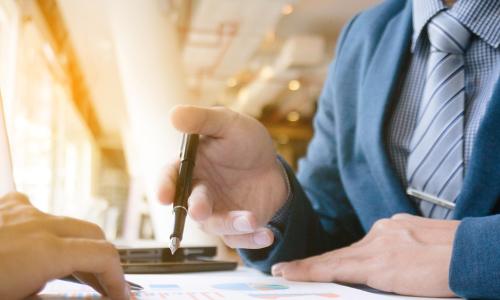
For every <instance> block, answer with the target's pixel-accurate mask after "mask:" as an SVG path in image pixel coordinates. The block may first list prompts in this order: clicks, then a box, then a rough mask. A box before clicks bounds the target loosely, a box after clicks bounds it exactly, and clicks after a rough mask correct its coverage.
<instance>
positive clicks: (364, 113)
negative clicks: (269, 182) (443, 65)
mask: <svg viewBox="0 0 500 300" xmlns="http://www.w3.org/2000/svg"><path fill="white" fill-rule="evenodd" d="M411 20H412V5H411V0H408V1H402V0H389V1H386V2H384V3H383V4H381V5H379V6H377V7H375V8H373V9H371V10H368V11H366V12H363V13H361V14H360V15H358V16H357V17H355V18H354V19H353V20H351V22H350V23H349V24H348V25H347V26H346V27H345V28H344V30H343V33H342V35H341V37H340V39H339V43H338V46H337V52H336V59H335V61H334V63H332V65H331V68H330V71H329V75H328V78H327V80H326V84H325V87H324V90H323V93H322V96H321V98H320V101H319V108H318V112H317V114H316V116H315V121H314V126H315V134H314V138H313V139H312V141H311V143H310V145H309V149H308V154H307V156H306V157H305V158H303V159H302V160H301V161H300V164H299V173H298V175H297V178H298V180H297V178H295V177H294V175H293V172H292V171H291V170H288V172H289V177H290V179H291V185H292V193H293V199H292V200H291V208H290V217H289V220H288V222H287V226H286V228H285V232H284V236H283V237H282V238H281V239H280V241H279V242H278V243H277V244H275V245H273V246H272V247H271V248H269V249H264V250H260V251H256V250H245V251H242V254H243V257H244V259H245V260H246V261H247V262H248V263H249V264H250V265H252V266H254V267H257V268H259V269H260V270H262V271H265V272H267V271H269V268H270V266H271V265H272V264H274V263H276V262H279V261H289V260H293V259H298V258H303V257H307V256H311V255H315V254H318V253H321V252H325V251H328V250H332V249H335V248H339V247H343V246H346V245H348V244H350V243H352V242H354V241H356V240H358V239H359V238H361V237H362V236H363V235H364V234H365V233H366V232H367V231H368V230H369V229H370V228H371V226H372V225H373V223H374V222H375V221H377V220H379V219H381V218H388V217H391V216H392V215H394V214H396V213H410V214H418V210H417V209H416V206H415V204H414V203H413V202H412V201H411V200H410V199H409V198H408V197H407V196H406V194H405V192H404V188H403V186H402V184H401V182H400V181H399V179H398V178H397V176H396V173H395V170H394V168H393V166H392V165H391V164H390V162H389V159H388V154H387V149H386V145H385V143H384V138H385V137H384V131H385V130H384V127H385V126H386V124H387V120H388V117H389V115H390V113H391V108H392V107H393V105H394V103H395V101H397V95H395V91H396V89H397V85H398V81H399V80H400V79H401V76H400V75H401V72H404V66H405V63H406V62H407V60H408V55H409V54H410V40H411V35H412V23H411ZM499 152H500V84H499V83H498V82H497V84H496V86H495V89H494V93H493V98H492V99H491V102H490V103H489V107H488V108H487V112H486V115H485V116H484V119H483V121H482V123H481V126H480V128H479V131H478V133H477V137H476V140H475V144H474V149H473V152H472V155H471V159H470V164H469V167H468V170H467V172H466V177H465V181H464V186H463V190H462V191H461V194H460V196H459V198H458V200H457V204H456V209H455V211H454V218H455V219H460V220H462V222H461V224H460V226H459V228H458V231H457V234H456V238H455V242H454V249H453V256H452V261H451V267H450V287H451V289H452V290H453V291H454V292H455V293H456V294H457V295H460V296H463V297H468V298H469V297H470V298H483V297H485V298H493V297H500V214H499V213H500V153H499Z"/></svg>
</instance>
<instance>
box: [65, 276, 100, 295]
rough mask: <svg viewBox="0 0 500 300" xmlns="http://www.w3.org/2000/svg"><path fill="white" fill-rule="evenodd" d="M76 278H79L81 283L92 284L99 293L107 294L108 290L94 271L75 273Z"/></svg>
mask: <svg viewBox="0 0 500 300" xmlns="http://www.w3.org/2000/svg"><path fill="white" fill-rule="evenodd" d="M73 276H74V277H75V278H77V279H78V280H79V281H80V282H81V283H83V284H87V285H89V286H91V287H92V288H93V289H94V290H96V291H97V292H98V293H99V294H101V295H105V294H106V291H105V290H104V288H103V287H102V286H101V283H100V282H99V279H97V277H96V276H95V275H94V274H92V273H75V274H73Z"/></svg>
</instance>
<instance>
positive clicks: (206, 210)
mask: <svg viewBox="0 0 500 300" xmlns="http://www.w3.org/2000/svg"><path fill="white" fill-rule="evenodd" d="M211 199H212V198H211V197H210V196H209V189H208V186H207V185H206V184H203V183H195V184H194V187H193V190H192V191H191V195H190V196H189V199H188V201H189V205H188V212H189V216H190V217H191V218H192V219H193V220H195V221H196V222H203V221H205V220H207V219H208V218H209V217H210V216H211V215H212V211H213V202H212V200H211Z"/></svg>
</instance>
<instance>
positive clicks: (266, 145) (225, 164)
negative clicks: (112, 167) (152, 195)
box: [159, 106, 288, 248]
mask: <svg viewBox="0 0 500 300" xmlns="http://www.w3.org/2000/svg"><path fill="white" fill-rule="evenodd" d="M170 117H171V122H172V124H173V125H174V127H175V128H177V129H178V130H179V131H181V132H184V133H197V134H201V135H202V137H201V139H200V145H199V147H198V154H197V159H196V165H195V169H194V175H193V189H192V193H191V196H190V197H189V214H190V216H191V217H192V218H193V219H194V220H195V221H197V222H198V223H199V224H200V226H201V227H202V229H204V230H205V231H207V232H210V233H214V234H217V235H220V236H221V237H222V238H223V240H224V242H225V243H226V244H227V245H228V246H230V247H233V248H263V247H267V246H269V245H271V244H272V242H273V235H272V232H271V231H270V230H269V229H267V228H265V227H264V226H265V225H266V224H267V222H268V221H269V220H270V219H271V217H272V216H273V215H274V213H275V212H276V211H277V210H278V209H279V208H280V207H281V206H282V205H283V204H284V202H285V200H286V196H287V193H288V191H287V186H286V181H285V179H284V174H283V171H282V169H281V166H280V165H279V162H278V161H277V157H276V152H275V150H274V148H273V143H272V140H271V137H270V136H269V134H268V132H267V131H266V129H265V128H264V126H262V125H261V124H260V123H259V122H258V121H256V120H255V119H252V118H250V117H247V116H244V115H241V114H238V113H236V112H233V111H231V110H229V109H226V108H221V107H214V108H201V107H194V106H178V107H176V108H174V109H173V110H172V111H171V113H170ZM178 168H179V161H178V159H175V160H173V161H172V163H171V164H169V165H168V166H167V167H166V169H165V174H164V175H163V177H162V179H161V184H160V188H159V199H160V201H161V202H163V203H165V204H170V203H172V201H173V199H174V194H175V182H176V180H177V174H178Z"/></svg>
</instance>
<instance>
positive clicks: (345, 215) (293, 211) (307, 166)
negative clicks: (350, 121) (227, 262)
mask: <svg viewBox="0 0 500 300" xmlns="http://www.w3.org/2000/svg"><path fill="white" fill-rule="evenodd" d="M352 22H353V21H351V23H349V24H348V25H347V26H346V28H345V29H344V30H343V33H342V34H341V37H340V38H339V41H340V42H339V43H338V47H337V59H336V61H337V63H338V62H339V61H340V60H341V55H342V45H343V43H344V41H345V39H346V36H347V35H348V32H349V28H350V24H352ZM335 65H336V63H335V62H334V63H332V65H331V66H330V70H329V74H328V77H327V80H326V82H325V86H324V88H323V92H322V94H321V96H320V99H319V105H318V111H317V113H316V116H315V119H314V131H315V133H314V137H313V139H312V141H311V143H310V144H309V148H308V151H307V156H306V157H305V158H303V159H301V161H300V162H299V172H298V175H297V177H295V176H294V174H293V171H292V170H291V169H290V168H289V167H288V166H287V165H285V169H286V172H287V175H288V178H289V180H290V188H291V195H292V196H291V199H289V202H288V203H287V212H288V218H287V222H286V224H283V225H284V226H283V228H282V229H281V230H279V232H278V231H277V230H273V231H275V236H276V237H277V238H276V239H275V243H274V244H273V245H272V246H271V247H269V248H266V249H262V250H240V254H241V256H242V258H243V259H244V261H245V262H246V263H247V264H248V265H250V266H252V267H254V268H257V269H259V270H261V271H263V272H269V270H270V267H271V266H272V265H273V264H274V263H277V262H281V261H290V260H294V259H300V258H304V257H308V256H311V255H316V254H319V253H322V252H325V251H328V250H332V249H336V248H340V247H343V246H346V245H348V244H350V243H352V242H354V241H356V240H358V239H359V238H361V237H362V235H363V229H362V228H361V225H360V224H359V221H358V219H357V217H356V215H355V213H354V211H353V209H352V207H351V205H350V203H349V200H348V199H347V196H346V194H345V192H344V189H343V187H342V182H341V179H340V174H339V169H338V157H337V143H336V134H335V118H334V112H333V103H334V101H335V93H334V89H333V83H334V82H335V81H336V77H337V76H341V74H337V73H336V67H335Z"/></svg>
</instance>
